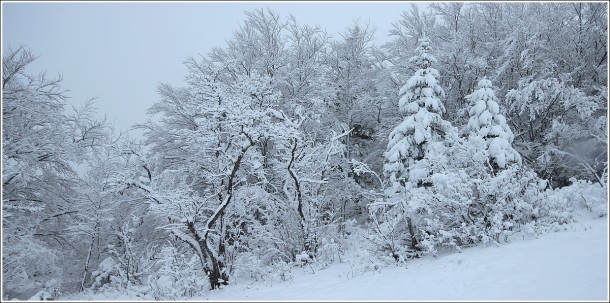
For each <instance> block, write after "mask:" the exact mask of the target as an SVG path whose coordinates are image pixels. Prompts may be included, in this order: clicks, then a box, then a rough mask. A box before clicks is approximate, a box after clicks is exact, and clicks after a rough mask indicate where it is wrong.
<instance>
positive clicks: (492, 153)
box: [466, 77, 521, 173]
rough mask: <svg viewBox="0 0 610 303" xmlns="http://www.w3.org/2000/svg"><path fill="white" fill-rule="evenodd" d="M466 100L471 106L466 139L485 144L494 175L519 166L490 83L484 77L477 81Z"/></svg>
mask: <svg viewBox="0 0 610 303" xmlns="http://www.w3.org/2000/svg"><path fill="white" fill-rule="evenodd" d="M466 98H467V99H468V101H469V103H470V104H471V106H472V107H471V108H470V110H469V115H470V119H469V120H468V130H469V132H470V136H481V137H482V138H483V140H484V141H485V145H486V147H487V151H488V152H489V158H490V159H489V160H490V161H489V162H490V165H491V166H492V167H493V171H494V173H496V172H498V171H499V170H501V169H504V168H506V166H507V165H509V164H511V163H517V164H521V156H520V155H519V153H518V152H517V151H516V150H514V149H513V147H512V145H511V144H512V142H513V139H514V136H513V132H512V131H511V129H510V127H509V126H508V124H506V118H504V115H502V114H500V107H499V106H498V102H497V98H496V95H495V93H494V91H493V88H492V85H491V81H490V80H488V79H487V78H485V77H484V78H483V79H481V80H480V81H479V83H478V86H477V90H475V91H474V92H473V93H472V94H470V95H468V96H466Z"/></svg>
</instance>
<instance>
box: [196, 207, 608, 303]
mask: <svg viewBox="0 0 610 303" xmlns="http://www.w3.org/2000/svg"><path fill="white" fill-rule="evenodd" d="M566 228H567V230H566V231H562V232H556V233H548V234H542V235H540V236H539V238H538V239H533V238H532V239H528V238H525V239H514V240H513V241H512V242H511V243H508V244H501V245H499V246H490V247H474V248H467V249H464V250H463V252H462V253H452V254H447V255H444V256H440V257H438V258H436V259H435V258H432V257H430V258H422V259H418V260H412V261H410V262H408V263H407V264H406V268H405V267H394V266H391V267H386V268H382V269H379V270H377V271H374V272H373V271H371V272H366V273H364V274H361V275H355V276H354V275H353V274H352V273H351V271H350V268H351V266H350V264H349V263H343V264H335V265H331V266H330V267H328V268H326V269H323V270H319V271H316V273H315V274H312V273H311V272H312V271H311V270H310V269H308V268H307V267H304V268H303V269H299V270H297V271H295V273H294V277H293V279H292V280H291V281H287V282H276V283H272V285H269V283H267V284H265V285H262V284H243V285H239V284H238V285H232V286H229V287H226V288H225V289H221V290H217V291H213V292H211V293H210V294H209V295H208V296H207V297H202V298H198V300H212V301H218V300H308V301H311V300H401V301H403V300H405V301H409V300H607V299H608V232H607V229H608V223H607V218H603V219H593V220H584V221H581V222H578V223H573V224H570V225H568V226H567V227H566ZM299 271H300V273H299Z"/></svg>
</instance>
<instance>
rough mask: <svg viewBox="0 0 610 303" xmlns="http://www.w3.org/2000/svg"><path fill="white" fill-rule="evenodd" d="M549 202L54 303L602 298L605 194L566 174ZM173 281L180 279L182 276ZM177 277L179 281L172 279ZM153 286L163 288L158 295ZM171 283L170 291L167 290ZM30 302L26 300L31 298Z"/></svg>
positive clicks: (351, 234) (353, 232)
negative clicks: (391, 250) (508, 214)
mask: <svg viewBox="0 0 610 303" xmlns="http://www.w3.org/2000/svg"><path fill="white" fill-rule="evenodd" d="M545 195H546V197H547V199H548V202H549V203H546V204H545V205H552V207H551V206H549V207H547V208H546V209H542V210H541V211H543V212H545V213H544V214H542V213H541V217H540V219H539V220H538V221H537V222H536V223H532V224H530V225H528V226H523V227H522V228H521V229H520V230H519V231H516V232H514V233H512V234H510V237H509V238H508V239H507V240H508V241H506V242H504V241H502V243H494V242H489V243H486V244H481V245H479V246H476V247H469V248H464V249H462V251H461V252H460V253H458V252H456V251H443V252H439V253H438V254H437V255H436V256H431V255H427V256H425V257H423V258H419V259H410V260H407V261H406V262H404V263H396V262H394V259H393V258H392V256H391V255H387V256H385V255H383V254H382V253H380V251H379V250H378V249H377V247H375V244H374V243H373V242H371V241H369V240H367V239H368V238H369V237H370V233H371V231H369V230H367V229H366V228H364V227H358V226H351V227H349V226H348V227H347V228H346V231H347V232H346V233H345V237H341V238H337V239H322V243H323V245H321V248H320V251H319V254H318V255H319V258H318V260H316V261H313V262H311V261H310V260H306V259H305V258H304V259H303V260H302V261H300V262H292V263H288V264H287V263H277V264H272V265H270V266H264V267H257V268H249V269H240V270H239V271H237V272H236V274H235V276H234V278H233V280H232V281H231V284H230V285H229V286H225V287H222V288H221V289H219V290H214V291H209V290H207V289H206V287H205V285H206V283H193V284H191V285H195V284H200V286H199V287H200V291H198V292H197V291H196V292H191V294H190V295H189V296H188V297H181V296H180V295H179V294H178V293H177V292H178V291H179V290H181V289H182V288H184V287H185V286H186V285H182V286H181V287H182V288H180V287H177V286H179V285H174V284H172V285H166V286H163V285H161V284H160V281H157V283H155V284H150V285H148V286H132V287H129V288H128V289H127V290H117V289H112V288H105V289H103V290H102V291H98V292H91V291H90V292H86V293H81V294H75V295H67V294H66V295H63V296H60V297H59V298H58V299H60V300H159V299H162V300H183V299H187V300H198V301H199V300H213V301H217V300H605V299H606V298H607V296H608V287H607V283H608V231H607V230H608V216H607V199H606V191H605V189H604V188H603V187H601V186H600V185H599V184H592V183H588V182H582V181H575V182H574V184H573V185H571V186H568V187H564V188H562V189H556V190H547V191H546V192H545ZM188 281H190V279H186V277H183V279H182V280H181V281H180V283H183V284H184V283H187V282H188ZM180 283H179V284H180ZM161 290H163V291H165V293H160V291H161ZM170 290H176V293H174V292H172V291H170ZM32 299H35V298H32Z"/></svg>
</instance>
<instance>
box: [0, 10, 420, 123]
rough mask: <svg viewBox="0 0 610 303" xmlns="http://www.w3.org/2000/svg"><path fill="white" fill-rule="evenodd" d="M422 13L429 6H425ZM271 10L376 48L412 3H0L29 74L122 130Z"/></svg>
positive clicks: (7, 36) (8, 39)
mask: <svg viewBox="0 0 610 303" xmlns="http://www.w3.org/2000/svg"><path fill="white" fill-rule="evenodd" d="M420 5H422V6H423V5H424V4H420ZM261 7H268V8H270V9H272V10H274V11H276V12H278V13H280V15H281V16H282V17H283V18H285V17H287V16H288V15H289V14H292V15H294V16H295V17H296V19H297V21H298V22H299V23H301V24H309V25H320V26H321V27H323V28H325V29H326V30H327V31H328V32H329V33H331V34H337V33H339V32H342V31H343V30H344V29H345V28H346V27H347V26H349V25H351V24H352V23H353V21H354V20H356V19H359V20H360V21H363V22H367V21H368V22H369V23H370V25H372V26H374V27H376V28H377V32H376V38H377V39H376V41H375V42H374V43H375V44H376V45H379V44H382V43H383V42H385V41H388V38H387V35H388V31H389V29H390V28H391V24H392V23H393V22H396V21H398V20H399V19H400V14H401V13H402V11H403V10H408V9H409V8H410V3H409V2H379V1H377V2H294V1H290V2H281V3H278V2H263V1H261V2H254V3H252V2H247V3H246V2H213V3H212V2H182V3H175V2H174V3H170V2H144V3H142V2H132V3H120V2H118V3H117V2H114V3H113V2H106V3H102V2H91V3H85V2H83V3H69V2H63V3H62V2H59V3H42V2H39V3H17V2H13V3H6V2H2V46H3V50H4V49H7V48H8V47H13V48H16V47H18V46H19V45H21V44H23V45H25V46H26V47H28V48H29V49H30V50H31V51H32V52H33V53H34V54H35V55H37V56H39V58H38V59H37V60H36V61H35V62H34V63H32V64H31V65H30V68H29V71H30V72H31V73H38V72H40V71H43V70H46V71H47V72H48V75H49V76H52V75H58V74H61V75H63V78H64V81H63V88H64V89H69V90H70V92H69V96H70V97H71V99H70V103H73V104H80V103H83V102H85V101H86V100H88V99H90V98H93V97H96V98H97V100H96V102H95V104H96V107H97V108H98V109H99V112H100V114H101V115H104V114H105V115H106V116H107V117H108V119H109V121H110V122H111V123H114V125H115V126H116V128H117V129H127V128H129V127H131V126H132V125H133V124H134V123H139V122H143V121H145V120H146V113H145V112H146V109H148V107H150V106H151V105H152V104H153V103H154V102H155V101H156V100H157V99H158V96H157V93H156V87H157V85H158V84H159V83H162V82H163V83H171V84H175V85H180V84H181V83H182V79H183V77H184V74H185V72H186V70H185V69H184V66H183V64H182V61H183V60H184V59H185V58H186V57H187V56H191V55H193V56H194V55H197V54H207V53H208V51H209V50H211V48H212V47H224V46H225V41H226V40H228V39H230V38H231V37H232V34H233V31H235V30H236V29H237V28H238V26H239V24H240V23H241V22H243V20H244V18H245V14H244V11H250V10H254V9H257V8H261Z"/></svg>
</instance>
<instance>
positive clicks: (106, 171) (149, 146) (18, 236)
mask: <svg viewBox="0 0 610 303" xmlns="http://www.w3.org/2000/svg"><path fill="white" fill-rule="evenodd" d="M382 34H385V33H382ZM390 34H392V35H393V40H392V41H391V42H389V43H387V44H385V45H381V46H375V45H373V44H372V40H373V37H374V29H373V28H372V27H370V26H368V25H363V24H358V23H355V24H353V25H352V26H350V27H348V28H346V29H345V30H344V31H343V32H342V33H341V34H340V35H338V36H336V37H333V36H331V35H329V34H328V33H327V32H326V31H325V30H324V29H322V28H319V27H312V26H308V25H303V24H300V23H298V22H297V21H296V19H295V18H293V17H290V18H282V17H281V16H279V15H278V14H277V13H275V12H273V11H270V10H264V9H260V10H255V11H252V12H246V16H245V20H244V21H243V23H242V24H241V26H240V27H239V29H238V30H236V31H235V33H234V36H233V37H232V38H231V39H229V40H228V42H227V45H226V46H225V47H222V48H215V49H213V50H212V51H211V52H210V53H209V54H207V55H206V56H203V57H200V58H194V57H193V58H187V60H186V61H185V65H186V67H187V68H188V73H187V75H186V76H185V82H184V85H182V86H179V87H175V86H171V85H168V84H162V85H160V86H159V87H158V94H159V97H160V98H159V100H158V101H157V102H156V103H155V104H154V105H153V106H152V107H151V108H149V109H148V114H149V120H148V121H146V122H143V123H141V124H138V125H135V126H134V127H135V128H138V129H141V130H143V132H144V136H143V140H139V139H133V138H130V137H129V136H128V134H127V133H122V132H116V131H114V130H112V129H111V128H110V127H109V126H108V124H107V123H106V122H105V121H101V120H99V119H97V118H95V110H94V107H93V104H92V103H91V102H88V103H86V104H85V105H83V106H82V107H78V108H73V109H72V110H71V111H68V110H66V107H67V104H66V102H65V100H66V97H67V93H66V91H65V90H64V89H63V88H62V87H61V79H49V78H48V77H46V76H45V74H44V73H43V74H40V75H30V74H28V73H26V72H25V69H26V67H27V66H28V64H29V63H31V62H32V61H33V60H34V59H35V56H34V55H33V54H32V53H31V52H30V51H29V50H28V49H26V48H23V47H21V48H18V49H8V50H5V53H4V56H3V78H2V79H3V81H2V94H3V105H2V112H3V120H2V123H3V151H2V156H3V171H2V174H3V176H2V178H3V179H2V181H3V185H2V189H3V195H2V209H3V226H2V228H3V233H2V234H3V239H2V240H3V260H2V262H3V267H2V268H3V282H2V283H3V284H2V287H3V290H4V298H7V299H10V298H14V297H19V298H22V299H23V298H25V299H28V298H30V297H31V296H32V295H33V294H34V293H36V292H39V293H38V295H40V296H42V297H48V298H56V297H58V295H59V293H61V292H63V293H73V292H78V291H104V290H107V289H109V288H113V289H120V290H129V289H133V288H134V287H138V286H147V287H148V294H150V295H151V296H153V297H154V298H156V299H179V298H186V297H189V296H193V295H196V294H200V293H201V291H203V290H207V289H215V288H218V287H220V286H221V285H227V284H230V283H231V281H232V279H233V277H235V276H248V277H251V278H253V279H266V278H269V277H272V276H273V275H279V276H281V275H282V272H284V271H286V269H287V268H288V267H290V266H293V265H294V264H303V263H315V262H322V261H324V262H330V261H333V260H334V256H340V255H341V254H343V252H344V249H345V247H343V246H342V241H343V239H345V237H348V236H349V235H350V234H353V233H354V232H355V230H357V229H364V230H367V231H369V234H368V236H367V237H366V238H367V239H368V240H369V241H370V242H372V243H375V246H376V252H375V253H376V254H378V255H379V256H382V257H383V258H385V257H387V258H388V260H389V262H405V261H407V260H408V259H409V258H412V257H419V256H421V255H425V254H436V253H437V252H438V251H439V250H441V249H445V248H446V247H448V248H450V249H458V250H459V249H461V248H463V247H467V246H470V245H477V244H479V243H486V242H494V241H495V242H500V241H502V240H504V239H508V237H509V236H510V234H512V233H514V232H517V231H524V232H529V233H536V232H542V231H544V230H547V229H549V228H552V226H556V225H557V224H563V223H567V222H569V221H570V220H571V218H572V217H571V216H572V211H573V210H574V209H575V208H576V207H585V208H588V209H589V210H591V211H594V212H596V213H598V214H599V215H606V213H607V210H606V208H605V203H606V202H605V192H606V190H607V117H606V113H607V96H608V93H607V81H608V79H607V44H606V42H607V4H606V3H468V4H465V3H433V4H430V6H429V10H427V11H426V12H422V11H419V10H418V9H417V7H416V6H415V5H413V6H412V7H411V8H410V9H409V10H407V11H405V12H404V13H403V15H402V18H401V19H400V20H398V21H397V22H396V23H395V24H394V28H393V30H392V31H391V32H390ZM593 183H597V185H594V184H593ZM567 185H571V186H570V187H565V186H567ZM562 187H565V189H560V188H562ZM594 188H597V189H599V190H598V191H591V190H592V189H594ZM593 192H595V193H596V194H598V193H600V192H603V193H604V194H603V197H602V198H603V199H604V202H603V203H600V202H599V201H598V200H596V199H595V198H592V199H588V196H587V195H594V194H593ZM581 194H582V195H584V196H583V198H582V200H584V202H581V200H578V202H576V199H571V197H572V196H577V195H581ZM578 199H581V198H580V197H579V198H578ZM600 205H602V206H604V207H602V206H600Z"/></svg>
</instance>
